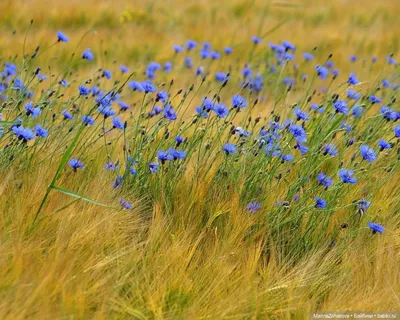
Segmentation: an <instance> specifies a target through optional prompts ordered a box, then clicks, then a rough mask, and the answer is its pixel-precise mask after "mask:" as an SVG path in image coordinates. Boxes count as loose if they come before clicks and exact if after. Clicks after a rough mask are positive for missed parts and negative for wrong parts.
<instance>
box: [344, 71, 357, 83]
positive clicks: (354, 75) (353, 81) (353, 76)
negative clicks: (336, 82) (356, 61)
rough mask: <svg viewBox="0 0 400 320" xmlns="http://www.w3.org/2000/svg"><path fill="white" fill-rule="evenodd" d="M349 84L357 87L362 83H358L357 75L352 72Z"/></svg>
mask: <svg viewBox="0 0 400 320" xmlns="http://www.w3.org/2000/svg"><path fill="white" fill-rule="evenodd" d="M347 82H348V83H349V84H352V85H356V84H359V83H360V81H358V79H357V77H356V74H355V73H354V72H351V73H350V75H349V79H348V80H347Z"/></svg>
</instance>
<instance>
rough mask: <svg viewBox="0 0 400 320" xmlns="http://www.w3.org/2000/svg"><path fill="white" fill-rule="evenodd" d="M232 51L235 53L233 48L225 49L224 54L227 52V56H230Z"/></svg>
mask: <svg viewBox="0 0 400 320" xmlns="http://www.w3.org/2000/svg"><path fill="white" fill-rule="evenodd" d="M232 51H233V50H232V48H231V47H225V48H224V52H225V54H226V55H230V54H231V53H232Z"/></svg>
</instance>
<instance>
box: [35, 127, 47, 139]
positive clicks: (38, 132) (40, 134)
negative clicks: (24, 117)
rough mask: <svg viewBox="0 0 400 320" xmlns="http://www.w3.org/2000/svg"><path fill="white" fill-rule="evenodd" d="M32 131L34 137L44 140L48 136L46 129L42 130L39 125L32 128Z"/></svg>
mask: <svg viewBox="0 0 400 320" xmlns="http://www.w3.org/2000/svg"><path fill="white" fill-rule="evenodd" d="M33 129H34V130H35V132H36V136H38V137H41V138H46V137H47V136H48V135H49V132H48V131H47V130H46V129H44V128H42V126H41V125H40V124H37V125H36V126H34V127H33Z"/></svg>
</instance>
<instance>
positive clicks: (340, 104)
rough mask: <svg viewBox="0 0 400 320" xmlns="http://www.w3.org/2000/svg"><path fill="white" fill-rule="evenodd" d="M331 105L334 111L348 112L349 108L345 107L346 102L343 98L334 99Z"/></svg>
mask: <svg viewBox="0 0 400 320" xmlns="http://www.w3.org/2000/svg"><path fill="white" fill-rule="evenodd" d="M333 107H334V108H335V109H336V112H338V113H343V114H347V113H348V112H349V108H348V107H347V102H346V101H344V100H336V101H335V102H334V103H333Z"/></svg>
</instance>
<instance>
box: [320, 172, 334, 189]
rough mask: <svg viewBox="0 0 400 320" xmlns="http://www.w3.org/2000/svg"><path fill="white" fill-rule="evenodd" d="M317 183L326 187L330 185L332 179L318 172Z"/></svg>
mask: <svg viewBox="0 0 400 320" xmlns="http://www.w3.org/2000/svg"><path fill="white" fill-rule="evenodd" d="M317 179H318V183H319V184H320V185H321V186H324V187H326V188H328V187H330V186H331V185H332V179H331V178H330V177H328V176H327V175H326V174H325V173H322V172H321V173H320V174H318V178H317Z"/></svg>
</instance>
